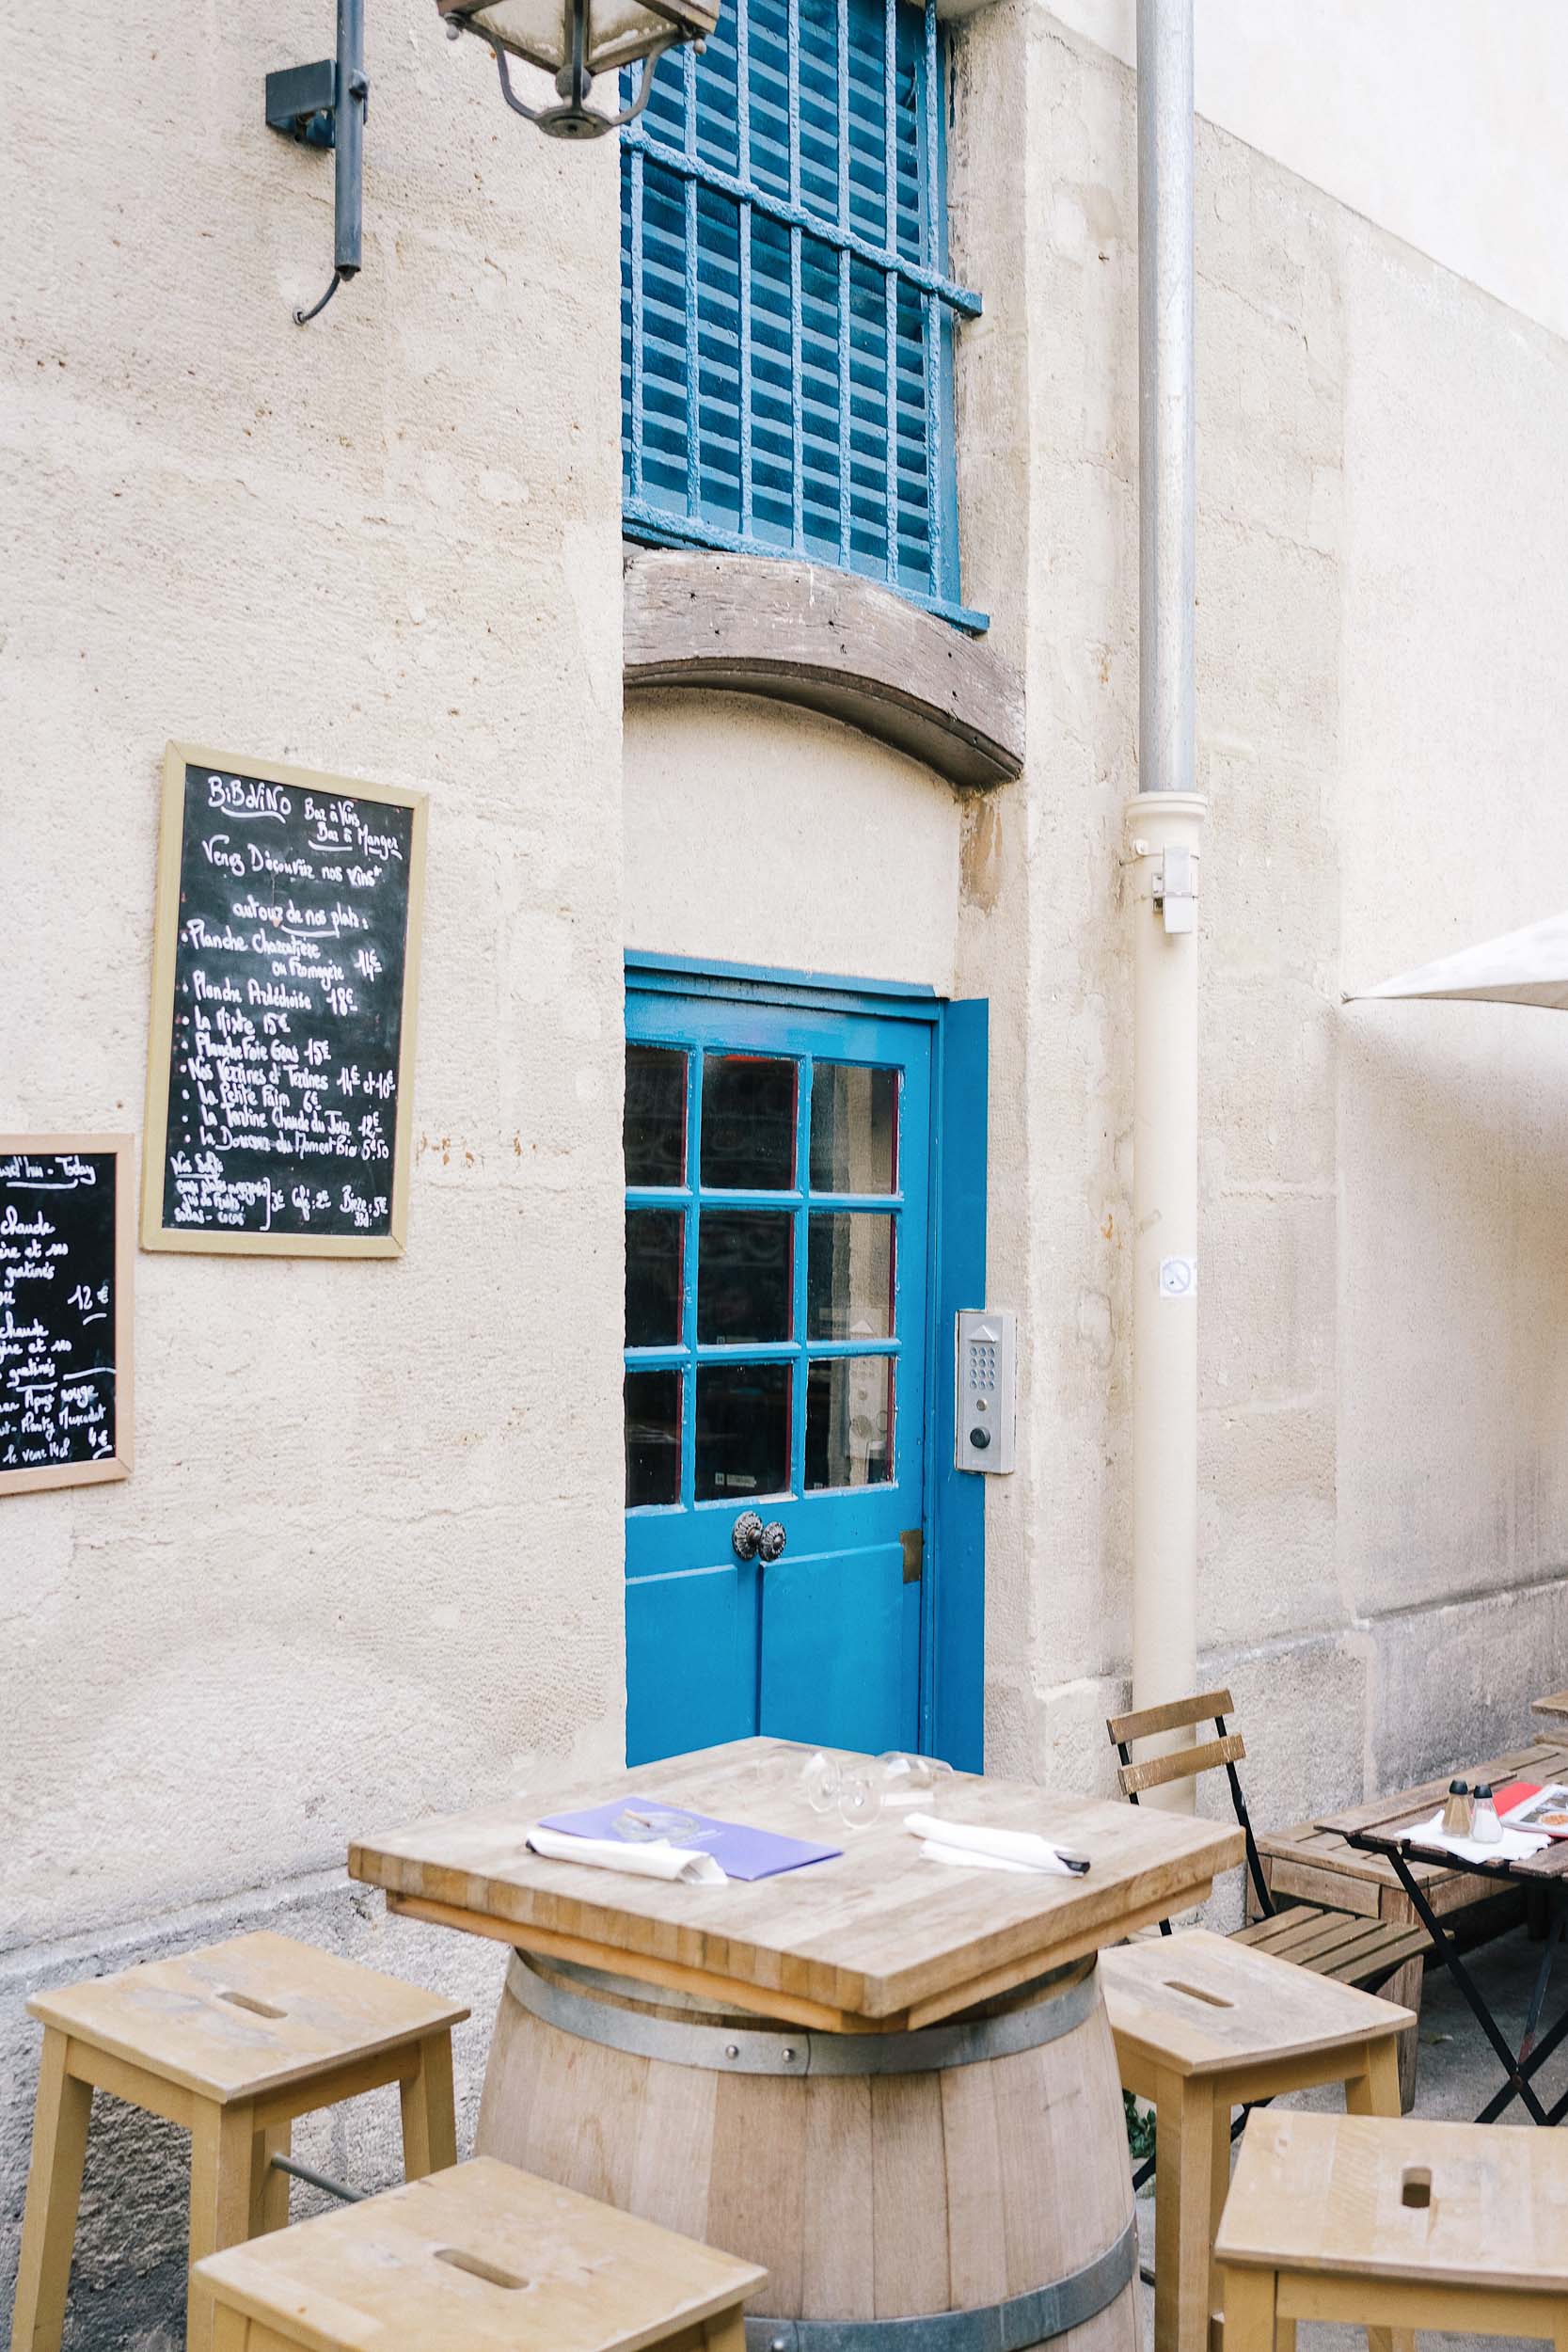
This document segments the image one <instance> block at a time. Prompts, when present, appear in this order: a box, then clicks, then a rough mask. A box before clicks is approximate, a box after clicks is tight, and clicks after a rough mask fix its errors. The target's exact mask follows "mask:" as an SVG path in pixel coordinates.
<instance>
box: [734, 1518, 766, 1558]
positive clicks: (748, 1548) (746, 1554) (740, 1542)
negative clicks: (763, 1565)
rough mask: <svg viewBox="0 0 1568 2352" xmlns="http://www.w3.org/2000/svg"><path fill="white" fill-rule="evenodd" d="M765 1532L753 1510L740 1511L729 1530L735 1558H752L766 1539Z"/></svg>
mask: <svg viewBox="0 0 1568 2352" xmlns="http://www.w3.org/2000/svg"><path fill="white" fill-rule="evenodd" d="M767 1534H768V1531H767V1529H766V1528H765V1527H764V1526H763V1523H762V1521H761V1519H759V1518H758V1517H757V1515H756V1513H755V1512H754V1511H742V1513H741V1514H740V1517H739V1518H737V1519H736V1523H735V1525H734V1526H733V1527H732V1528H731V1530H730V1546H731V1549H733V1551H734V1553H735V1556H736V1559H737V1560H754V1559H755V1558H756V1556H757V1553H758V1552H759V1551H760V1550H761V1549H762V1547H763V1544H764V1542H765V1541H766V1540H767ZM769 1556H771V1555H769Z"/></svg>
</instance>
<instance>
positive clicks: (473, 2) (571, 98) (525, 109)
mask: <svg viewBox="0 0 1568 2352" xmlns="http://www.w3.org/2000/svg"><path fill="white" fill-rule="evenodd" d="M719 6H720V0H657V4H654V0H436V7H437V8H439V9H440V11H441V14H442V16H443V17H444V18H445V19H446V25H447V33H448V37H449V38H450V39H451V40H456V38H457V36H458V34H459V33H460V32H462V33H477V34H478V36H479V38H480V39H481V40H484V41H488V43H489V45H490V47H491V49H492V50H493V51H494V52H495V57H496V64H497V67H498V68H499V72H500V83H501V95H502V97H503V98H504V99H505V100H506V103H507V104H508V105H509V106H510V107H511V109H512V111H513V113H514V114H519V115H521V116H522V118H523V119H524V121H525V122H532V123H535V124H537V126H538V128H539V129H540V130H541V131H543V132H545V133H546V135H547V136H548V137H550V138H552V139H596V138H602V137H603V135H604V134H605V133H606V132H607V131H615V130H618V129H619V128H620V126H621V124H622V123H623V122H630V121H632V120H633V119H635V118H636V117H637V116H638V115H640V114H641V111H642V109H643V107H644V106H645V105H646V104H647V103H648V99H649V97H650V95H651V93H652V90H653V82H654V68H655V66H656V65H657V63H658V61H659V59H660V57H662V56H663V55H664V53H665V51H666V50H667V49H673V48H676V47H677V46H678V45H679V44H680V43H681V42H682V41H687V40H691V41H695V42H696V43H697V46H698V47H699V48H701V46H702V44H703V42H704V41H705V40H706V38H707V36H708V34H709V33H711V32H712V30H713V28H714V26H715V25H716V24H718V22H719ZM509 53H510V54H511V55H512V56H515V57H524V58H526V59H527V60H528V62H529V64H530V65H536V66H538V67H540V68H541V69H542V71H543V72H546V73H549V74H552V75H553V76H554V78H555V87H556V90H557V93H558V94H559V96H560V99H561V103H560V105H559V106H525V105H524V103H523V102H522V100H521V99H520V98H519V97H518V96H517V95H516V93H515V90H514V89H513V87H512V76H511V73H510V72H509V71H508V68H507V62H506V60H507V56H508V54H509ZM639 63H641V67H642V72H641V79H640V82H639V84H638V90H637V96H636V97H635V98H634V99H633V101H632V103H631V104H630V105H629V106H627V107H626V109H625V111H624V112H623V113H621V114H616V115H605V114H600V113H599V111H598V109H597V108H596V107H594V106H591V105H590V104H589V103H588V93H589V91H590V89H592V87H593V86H594V78H595V76H596V75H598V74H601V73H616V72H620V70H621V69H622V67H623V66H628V65H637V64H639Z"/></svg>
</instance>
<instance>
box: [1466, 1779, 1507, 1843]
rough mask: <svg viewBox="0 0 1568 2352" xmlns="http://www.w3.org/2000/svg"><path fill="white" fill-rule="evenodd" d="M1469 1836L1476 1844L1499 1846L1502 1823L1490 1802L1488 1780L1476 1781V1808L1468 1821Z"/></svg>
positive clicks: (1490, 1795) (1490, 1794)
mask: <svg viewBox="0 0 1568 2352" xmlns="http://www.w3.org/2000/svg"><path fill="white" fill-rule="evenodd" d="M1470 1836H1472V1837H1473V1838H1474V1840H1475V1842H1476V1844H1477V1845H1478V1846H1500V1845H1501V1843H1502V1836H1503V1831H1502V1823H1501V1822H1500V1821H1499V1820H1498V1819H1497V1806H1496V1805H1495V1804H1493V1802H1492V1788H1491V1783H1490V1782H1489V1781H1484V1780H1478V1781H1477V1783H1476V1809H1475V1815H1474V1818H1473V1820H1471V1823H1470Z"/></svg>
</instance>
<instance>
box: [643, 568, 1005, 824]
mask: <svg viewBox="0 0 1568 2352" xmlns="http://www.w3.org/2000/svg"><path fill="white" fill-rule="evenodd" d="M625 582H626V656H625V660H626V691H628V692H635V691H637V690H638V689H640V688H648V687H658V688H663V689H668V688H671V687H683V686H684V687H697V688H700V689H702V690H704V691H708V692H711V691H715V690H719V691H723V690H725V689H728V690H730V691H735V692H739V693H747V694H764V695H768V696H771V697H772V698H773V699H775V700H778V701H783V702H792V703H799V704H800V705H802V706H804V707H806V708H807V709H811V710H820V711H826V712H827V713H829V714H830V715H831V716H832V717H833V718H836V719H841V720H843V721H844V722H845V723H847V725H849V726H854V727H859V728H861V729H862V730H863V732H864V733H865V734H867V735H870V736H874V737H876V738H877V739H879V740H880V741H882V742H884V743H891V744H893V745H894V746H895V748H896V749H897V750H899V751H902V752H907V753H910V754H911V755H912V756H913V757H915V758H917V759H920V760H923V761H924V762H925V763H926V765H927V767H930V768H932V769H934V770H935V771H936V772H937V773H938V774H939V775H942V776H944V777H946V779H947V780H948V782H949V783H951V784H954V785H958V786H959V787H964V788H968V789H972V790H974V789H984V788H986V787H990V786H994V785H998V784H1006V783H1008V782H1010V781H1011V779H1012V778H1013V777H1015V776H1017V775H1018V774H1019V773H1020V772H1021V771H1022V765H1023V682H1022V678H1021V677H1020V676H1019V675H1018V673H1017V671H1015V670H1014V669H1013V668H1012V667H1011V665H1010V664H1009V663H1007V662H1006V661H1005V660H1003V659H1002V658H1001V656H1000V655H999V654H996V653H994V652H993V651H992V650H991V648H990V646H989V645H987V644H984V643H983V642H982V641H981V640H979V639H978V638H974V637H970V636H967V635H965V634H964V632H963V631H962V630H960V629H957V628H953V627H952V626H951V624H950V623H948V622H946V621H941V620H938V619H937V618H936V617H935V616H934V615H933V614H931V613H929V612H922V611H921V610H920V608H919V607H918V606H917V605H912V604H909V603H907V602H906V601H905V600H904V598H903V597H901V596H895V595H893V593H892V592H891V591H890V590H889V589H886V588H883V587H880V586H879V585H878V583H877V582H876V581H874V580H862V579H859V578H857V577H856V575H855V574H853V573H851V572H838V571H832V570H829V569H827V568H825V567H823V566H821V565H818V564H800V563H796V562H794V561H791V560H789V559H787V558H783V557H780V558H773V557H768V556H749V555H730V554H713V553H709V552H706V551H704V550H698V549H691V548H634V547H630V546H628V547H627V548H626V565H625Z"/></svg>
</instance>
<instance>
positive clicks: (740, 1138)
mask: <svg viewBox="0 0 1568 2352" xmlns="http://www.w3.org/2000/svg"><path fill="white" fill-rule="evenodd" d="M703 1182H704V1184H713V1185H716V1186H719V1187H721V1189H722V1190H724V1191H727V1192H787V1191H788V1190H789V1189H790V1187H791V1185H792V1184H794V1182H795V1064H794V1063H793V1062H792V1061H779V1060H774V1059H772V1058H770V1057H765V1056H763V1055H761V1054H708V1055H705V1057H704V1060H703Z"/></svg>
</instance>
